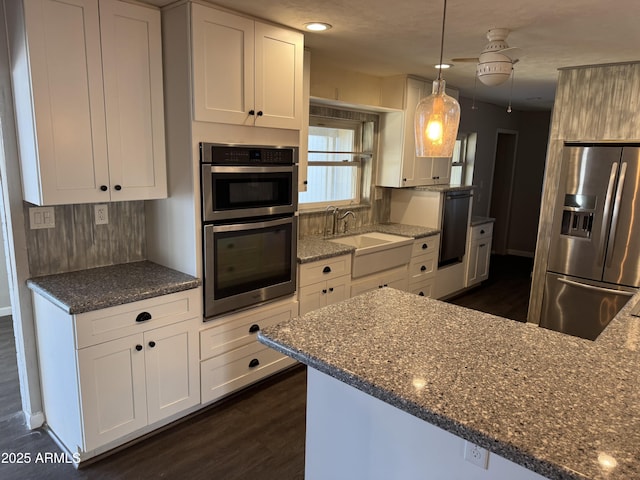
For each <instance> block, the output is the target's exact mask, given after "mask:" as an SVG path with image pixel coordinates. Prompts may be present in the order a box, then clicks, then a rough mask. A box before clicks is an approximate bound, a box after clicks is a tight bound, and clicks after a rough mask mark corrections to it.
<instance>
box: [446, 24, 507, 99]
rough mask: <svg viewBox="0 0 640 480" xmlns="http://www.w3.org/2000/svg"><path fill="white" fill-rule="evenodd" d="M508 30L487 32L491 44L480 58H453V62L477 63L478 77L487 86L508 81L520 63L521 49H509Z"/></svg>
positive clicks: (496, 29) (486, 46) (499, 29)
mask: <svg viewBox="0 0 640 480" xmlns="http://www.w3.org/2000/svg"><path fill="white" fill-rule="evenodd" d="M508 35H509V29H508V28H492V29H490V30H489V31H488V32H487V39H488V40H489V43H487V44H486V45H485V46H484V50H482V53H481V54H480V56H479V57H475V58H453V59H451V61H452V62H454V63H455V62H476V63H477V64H478V65H477V66H476V75H477V77H478V79H479V80H480V81H481V82H482V83H484V84H485V85H489V86H495V85H500V84H501V83H504V82H506V81H507V79H508V78H509V76H511V72H512V71H513V65H514V64H516V63H517V62H518V58H517V56H518V54H519V52H520V49H519V48H512V47H509V44H508V43H507V36H508Z"/></svg>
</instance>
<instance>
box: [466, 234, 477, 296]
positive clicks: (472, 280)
mask: <svg viewBox="0 0 640 480" xmlns="http://www.w3.org/2000/svg"><path fill="white" fill-rule="evenodd" d="M479 243H480V242H479V241H477V240H473V241H471V242H470V244H469V253H468V255H469V258H468V259H467V277H466V282H465V286H466V287H469V286H471V285H475V284H476V283H478V245H479Z"/></svg>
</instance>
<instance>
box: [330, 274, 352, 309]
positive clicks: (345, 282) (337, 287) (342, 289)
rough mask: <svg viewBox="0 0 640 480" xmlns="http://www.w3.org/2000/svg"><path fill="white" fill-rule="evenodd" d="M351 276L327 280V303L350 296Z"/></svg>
mask: <svg viewBox="0 0 640 480" xmlns="http://www.w3.org/2000/svg"><path fill="white" fill-rule="evenodd" d="M350 284H351V277H350V276H345V277H340V278H336V279H335V280H329V281H328V282H327V300H326V303H327V305H330V304H332V303H338V302H341V301H342V300H346V299H347V298H349V293H350Z"/></svg>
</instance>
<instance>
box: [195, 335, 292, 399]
mask: <svg viewBox="0 0 640 480" xmlns="http://www.w3.org/2000/svg"><path fill="white" fill-rule="evenodd" d="M295 362H296V361H295V360H293V359H292V358H290V357H287V356H285V355H282V354H281V353H279V352H277V351H275V350H273V349H271V348H269V347H266V346H264V345H262V344H260V343H258V342H254V343H252V344H250V345H246V346H244V347H241V348H238V349H236V350H233V351H231V352H229V353H227V354H225V355H219V356H217V357H214V358H211V359H209V360H205V361H204V362H202V363H201V364H200V378H201V385H202V403H207V402H211V401H213V400H216V399H218V398H221V397H223V396H224V395H227V394H229V393H231V392H234V391H236V390H238V389H239V388H242V387H244V386H246V385H249V384H250V383H253V382H256V381H258V380H260V379H261V378H264V377H266V376H268V375H271V374H272V373H275V372H277V371H278V370H282V369H283V368H286V367H288V366H290V365H293V364H294V363H295Z"/></svg>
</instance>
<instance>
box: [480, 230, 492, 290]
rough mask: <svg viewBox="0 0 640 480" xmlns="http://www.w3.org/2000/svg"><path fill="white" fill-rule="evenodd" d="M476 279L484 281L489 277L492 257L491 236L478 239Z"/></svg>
mask: <svg viewBox="0 0 640 480" xmlns="http://www.w3.org/2000/svg"><path fill="white" fill-rule="evenodd" d="M477 251H478V253H477V259H478V260H477V262H478V263H477V268H476V274H477V277H476V281H478V282H482V281H483V280H486V279H487V278H489V262H490V259H491V238H489V239H482V240H479V241H478V249H477Z"/></svg>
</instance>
